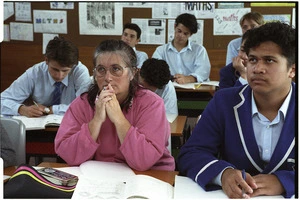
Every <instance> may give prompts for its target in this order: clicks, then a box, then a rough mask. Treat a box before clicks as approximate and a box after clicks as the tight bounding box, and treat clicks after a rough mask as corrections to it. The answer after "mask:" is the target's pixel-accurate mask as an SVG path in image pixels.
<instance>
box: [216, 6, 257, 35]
mask: <svg viewBox="0 0 300 200" xmlns="http://www.w3.org/2000/svg"><path fill="white" fill-rule="evenodd" d="M248 12H251V8H240V9H216V10H215V17H214V20H213V23H214V35H242V29H241V26H240V19H241V18H242V17H243V15H245V14H246V13H248Z"/></svg>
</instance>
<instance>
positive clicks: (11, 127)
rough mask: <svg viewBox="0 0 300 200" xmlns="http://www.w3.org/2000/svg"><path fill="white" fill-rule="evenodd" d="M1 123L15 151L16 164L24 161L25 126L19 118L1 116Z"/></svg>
mask: <svg viewBox="0 0 300 200" xmlns="http://www.w3.org/2000/svg"><path fill="white" fill-rule="evenodd" d="M1 124H2V126H3V128H4V129H5V130H6V132H7V134H8V136H9V139H10V141H11V143H12V144H13V147H14V149H15V151H16V156H17V165H20V164H25V163H26V147H25V145H26V128H25V125H24V124H23V122H22V121H21V120H18V119H13V118H7V117H1Z"/></svg>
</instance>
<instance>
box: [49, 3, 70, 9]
mask: <svg viewBox="0 0 300 200" xmlns="http://www.w3.org/2000/svg"><path fill="white" fill-rule="evenodd" d="M50 8H51V9H74V3H73V2H66V1H64V2H59V1H54V2H50Z"/></svg>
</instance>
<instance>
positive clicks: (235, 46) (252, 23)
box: [226, 12, 264, 65]
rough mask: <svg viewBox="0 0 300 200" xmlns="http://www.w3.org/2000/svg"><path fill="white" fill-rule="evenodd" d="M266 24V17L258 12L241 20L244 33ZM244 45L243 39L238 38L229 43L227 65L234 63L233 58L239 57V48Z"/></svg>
mask: <svg viewBox="0 0 300 200" xmlns="http://www.w3.org/2000/svg"><path fill="white" fill-rule="evenodd" d="M263 24H264V17H263V16H262V14H260V13H258V12H249V13H247V14H245V15H244V16H243V17H242V18H241V19H240V26H241V28H242V33H243V34H244V33H245V32H246V31H247V30H250V29H253V28H256V27H259V26H261V25H263ZM241 43H242V37H238V38H236V39H233V40H231V41H230V42H229V44H228V46H227V54H226V65H228V64H229V63H231V62H232V61H233V58H234V57H236V56H238V53H239V48H240V46H241Z"/></svg>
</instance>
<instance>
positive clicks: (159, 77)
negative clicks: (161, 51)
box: [140, 58, 171, 89]
mask: <svg viewBox="0 0 300 200" xmlns="http://www.w3.org/2000/svg"><path fill="white" fill-rule="evenodd" d="M140 76H141V77H142V78H143V79H144V81H146V82H147V83H148V84H149V85H152V86H154V87H157V88H158V89H162V88H163V86H164V85H166V84H167V83H168V82H169V80H170V77H171V72H170V69H169V65H168V64H167V63H166V61H164V60H159V59H156V58H149V59H147V60H146V61H145V62H144V63H143V65H142V67H141V69H140Z"/></svg>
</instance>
